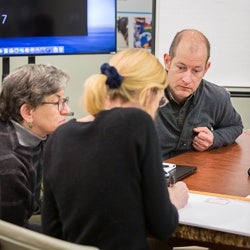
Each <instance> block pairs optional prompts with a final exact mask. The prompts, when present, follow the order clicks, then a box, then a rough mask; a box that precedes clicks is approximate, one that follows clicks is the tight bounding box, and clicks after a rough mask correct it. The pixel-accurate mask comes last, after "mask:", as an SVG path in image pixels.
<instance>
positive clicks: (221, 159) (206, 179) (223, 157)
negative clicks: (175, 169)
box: [159, 131, 250, 250]
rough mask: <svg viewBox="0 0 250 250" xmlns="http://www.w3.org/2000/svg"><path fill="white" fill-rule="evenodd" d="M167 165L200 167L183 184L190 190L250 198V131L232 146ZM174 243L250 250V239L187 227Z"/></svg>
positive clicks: (181, 157)
mask: <svg viewBox="0 0 250 250" xmlns="http://www.w3.org/2000/svg"><path fill="white" fill-rule="evenodd" d="M167 162H170V163H175V164H180V165H194V166H197V173H195V174H193V175H191V176H189V177H187V178H185V179H184V180H183V181H184V182H185V183H186V184H187V186H188V188H189V189H190V190H195V191H200V192H209V193H217V194H222V195H230V196H240V197H245V196H247V195H249V194H250V177H249V176H248V173H247V171H248V169H249V168H250V131H245V132H244V133H243V134H242V135H241V136H240V137H239V138H238V139H237V140H236V142H235V143H234V144H232V145H229V146H225V147H222V148H219V149H214V150H210V151H205V152H197V151H192V152H187V153H184V154H181V155H178V156H176V157H173V158H171V159H168V160H167ZM249 213H250V211H249ZM249 223H250V222H249ZM171 241H173V242H180V241H181V242H183V243H185V244H188V245H190V244H196V245H197V244H198V245H201V246H207V247H210V248H211V249H218V250H222V249H227V250H229V249H232V250H233V249H250V237H247V236H241V235H236V234H232V233H227V232H221V231H215V230H209V229H205V228H200V227H194V226H187V225H179V227H178V229H177V230H176V232H175V234H174V235H173V238H172V240H171ZM159 249H160V248H159ZM162 249H163V248H162Z"/></svg>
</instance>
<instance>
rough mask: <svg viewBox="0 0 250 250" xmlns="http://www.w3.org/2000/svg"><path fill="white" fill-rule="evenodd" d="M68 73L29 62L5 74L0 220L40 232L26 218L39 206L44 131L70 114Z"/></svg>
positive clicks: (0, 101)
mask: <svg viewBox="0 0 250 250" xmlns="http://www.w3.org/2000/svg"><path fill="white" fill-rule="evenodd" d="M68 81H69V76H68V75H67V74H66V73H65V72H63V71H61V70H59V69H57V68H55V67H54V66H49V65H42V64H38V65H35V64H28V65H24V66H21V67H19V68H17V69H16V70H14V71H13V72H11V73H10V74H9V75H8V76H6V77H5V79H4V81H3V84H2V90H1V93H0V219H2V220H5V221H8V222H11V223H14V224H17V225H20V226H23V227H27V228H30V229H34V230H37V231H40V228H39V225H32V224H31V223H29V218H30V217H31V216H32V214H34V213H35V212H38V210H39V209H40V190H41V173H42V161H41V156H42V153H43V146H44V142H45V141H46V139H47V135H49V134H50V133H52V132H53V131H54V130H55V129H56V128H57V127H58V126H59V125H61V124H63V123H65V121H66V116H67V115H68V114H69V113H70V110H69V107H68V105H67V102H68V98H64V97H63V96H64V89H65V87H66V85H67V83H68Z"/></svg>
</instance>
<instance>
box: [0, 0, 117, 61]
mask: <svg viewBox="0 0 250 250" xmlns="http://www.w3.org/2000/svg"><path fill="white" fill-rule="evenodd" d="M115 51H116V0H0V57H10V56H36V55H66V54H71V55H72V54H108V53H112V52H115Z"/></svg>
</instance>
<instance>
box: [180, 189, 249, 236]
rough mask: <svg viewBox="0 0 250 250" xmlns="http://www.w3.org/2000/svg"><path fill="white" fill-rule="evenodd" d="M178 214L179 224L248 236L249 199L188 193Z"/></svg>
mask: <svg viewBox="0 0 250 250" xmlns="http://www.w3.org/2000/svg"><path fill="white" fill-rule="evenodd" d="M179 215H180V224H185V225H191V226H198V227H202V228H207V229H214V230H218V231H223V232H229V233H234V234H239V235H244V236H250V202H249V201H244V200H237V199H229V198H222V197H216V196H209V195H203V194H195V193H190V194H189V201H188V204H187V205H186V207H184V208H182V209H180V210H179Z"/></svg>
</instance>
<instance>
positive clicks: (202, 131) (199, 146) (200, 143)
mask: <svg viewBox="0 0 250 250" xmlns="http://www.w3.org/2000/svg"><path fill="white" fill-rule="evenodd" d="M194 132H195V133H197V135H196V136H195V137H194V140H193V147H194V148H195V149H196V150H197V151H205V150H207V149H208V148H210V147H211V146H212V145H213V142H214V134H213V132H212V131H211V130H209V129H208V128H207V127H197V128H194Z"/></svg>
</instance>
